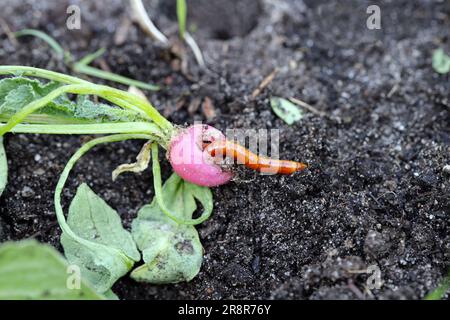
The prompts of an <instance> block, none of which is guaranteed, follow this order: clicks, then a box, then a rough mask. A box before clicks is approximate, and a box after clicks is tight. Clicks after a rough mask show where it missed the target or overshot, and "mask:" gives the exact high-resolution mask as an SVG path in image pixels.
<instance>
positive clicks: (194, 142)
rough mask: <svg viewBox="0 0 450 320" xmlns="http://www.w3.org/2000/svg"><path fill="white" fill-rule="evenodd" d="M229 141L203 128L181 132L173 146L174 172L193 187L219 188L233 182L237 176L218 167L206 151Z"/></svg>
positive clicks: (192, 127)
mask: <svg viewBox="0 0 450 320" xmlns="http://www.w3.org/2000/svg"><path fill="white" fill-rule="evenodd" d="M221 140H225V136H224V135H223V134H222V132H220V131H219V130H217V129H215V128H213V127H211V126H208V125H203V124H197V125H193V126H190V127H188V128H186V129H181V130H180V132H179V133H178V134H176V135H175V136H174V137H173V138H172V140H171V141H170V145H169V149H168V150H169V151H168V155H169V161H170V163H171V165H172V168H173V170H174V171H175V172H176V173H177V174H178V175H179V176H180V177H181V178H183V179H184V180H186V181H189V182H191V183H194V184H197V185H200V186H205V187H215V186H219V185H222V184H225V183H227V182H229V181H230V180H231V178H233V173H232V172H230V171H227V170H225V169H223V168H222V167H221V166H220V165H218V164H216V162H215V161H214V158H213V157H212V156H211V155H210V154H209V153H208V152H206V151H205V150H204V145H206V144H210V143H212V142H215V141H221Z"/></svg>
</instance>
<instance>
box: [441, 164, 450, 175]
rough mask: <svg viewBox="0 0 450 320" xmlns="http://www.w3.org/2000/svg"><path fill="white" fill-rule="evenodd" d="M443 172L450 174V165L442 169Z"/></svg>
mask: <svg viewBox="0 0 450 320" xmlns="http://www.w3.org/2000/svg"><path fill="white" fill-rule="evenodd" d="M442 171H444V172H445V173H449V174H450V164H447V165H445V166H444V167H443V168H442Z"/></svg>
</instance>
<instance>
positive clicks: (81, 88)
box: [0, 84, 158, 136]
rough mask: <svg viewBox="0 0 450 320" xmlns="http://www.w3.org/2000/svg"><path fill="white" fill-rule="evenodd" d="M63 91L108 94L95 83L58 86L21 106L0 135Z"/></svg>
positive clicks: (133, 107)
mask: <svg viewBox="0 0 450 320" xmlns="http://www.w3.org/2000/svg"><path fill="white" fill-rule="evenodd" d="M106 88H107V87H106ZM65 93H76V94H95V95H98V96H99V97H107V94H108V93H107V90H104V86H102V87H100V90H99V88H98V86H97V85H85V84H69V85H65V86H62V87H59V88H57V89H55V90H53V91H52V92H50V93H49V94H48V95H46V96H45V97H42V98H40V99H38V100H34V101H32V102H30V103H29V104H27V105H26V106H25V107H24V108H22V109H21V110H20V111H19V112H17V113H15V114H14V115H12V116H11V118H9V120H8V122H7V123H6V125H4V126H3V127H2V128H1V129H0V136H2V135H4V134H5V133H6V132H8V131H10V130H11V129H12V128H14V127H15V126H16V125H18V124H19V123H21V122H22V121H23V120H24V119H25V118H26V117H27V116H29V115H31V114H32V113H34V112H36V111H37V110H39V109H41V108H43V107H45V106H46V105H47V104H49V103H50V102H51V101H53V100H54V99H56V98H57V97H59V96H60V95H62V94H65ZM130 106H131V105H127V106H125V107H130ZM130 108H131V109H132V110H134V111H136V107H135V106H134V105H133V106H132V107H130ZM144 111H145V110H144ZM150 111H151V110H150ZM149 113H150V112H149ZM156 120H158V119H157V118H155V123H156V124H158V123H157V121H156Z"/></svg>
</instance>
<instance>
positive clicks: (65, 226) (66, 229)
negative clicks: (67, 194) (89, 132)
mask: <svg viewBox="0 0 450 320" xmlns="http://www.w3.org/2000/svg"><path fill="white" fill-rule="evenodd" d="M131 139H142V140H152V139H153V137H152V136H150V135H145V134H118V135H112V136H106V137H102V138H98V139H94V140H91V141H89V142H88V143H86V144H85V145H83V146H82V147H81V148H80V149H78V151H77V152H76V153H75V154H74V155H73V156H72V157H71V158H70V160H69V162H67V164H66V166H65V168H64V170H63V172H62V174H61V176H60V178H59V181H58V184H57V186H56V189H55V211H56V217H57V219H58V223H59V225H60V227H61V229H62V230H63V232H65V233H66V234H67V235H69V236H70V237H72V238H73V239H76V240H77V241H78V242H79V243H81V244H84V245H85V246H86V247H88V248H91V249H92V248H93V249H96V248H97V247H98V246H102V244H99V243H93V242H91V241H88V240H86V239H84V238H81V237H79V236H78V235H76V234H75V233H74V232H73V231H72V229H70V226H69V225H68V224H67V222H66V218H65V217H64V210H63V208H62V205H61V194H62V190H63V189H64V186H65V184H66V182H67V179H68V177H69V174H70V171H71V170H72V169H73V167H74V166H75V164H76V162H77V161H78V160H79V159H80V158H81V157H82V156H83V155H84V154H85V153H86V152H88V151H89V150H90V149H92V148H93V147H95V146H96V145H98V144H102V143H109V142H118V141H124V140H131ZM110 250H115V251H117V254H118V255H120V256H124V255H123V254H122V253H121V252H120V251H119V250H117V249H115V248H110ZM127 259H128V258H127V257H124V260H125V261H127Z"/></svg>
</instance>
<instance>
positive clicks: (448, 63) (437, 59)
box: [433, 48, 450, 74]
mask: <svg viewBox="0 0 450 320" xmlns="http://www.w3.org/2000/svg"><path fill="white" fill-rule="evenodd" d="M433 69H434V70H435V71H436V72H438V73H442V74H444V73H449V72H450V57H449V56H448V55H446V54H445V52H444V50H443V49H442V48H439V49H436V50H435V51H434V53H433Z"/></svg>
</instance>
